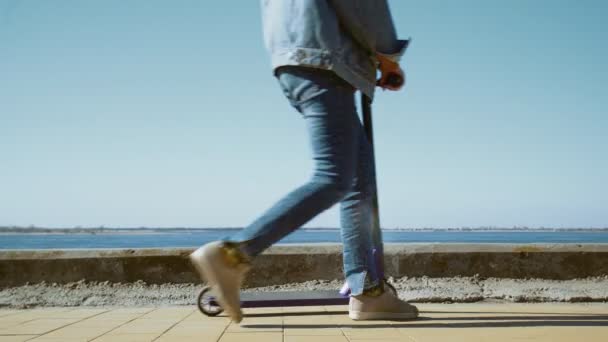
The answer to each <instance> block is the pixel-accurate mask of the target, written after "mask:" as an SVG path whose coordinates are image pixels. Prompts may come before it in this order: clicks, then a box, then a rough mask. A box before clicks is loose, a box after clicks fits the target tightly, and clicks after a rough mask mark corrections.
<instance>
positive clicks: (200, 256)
mask: <svg viewBox="0 0 608 342" xmlns="http://www.w3.org/2000/svg"><path fill="white" fill-rule="evenodd" d="M278 76H279V83H280V84H281V86H282V88H283V91H284V93H285V95H286V96H287V98H288V99H289V100H290V102H291V103H292V104H293V106H294V107H295V108H296V109H297V110H298V111H299V112H300V113H301V114H302V116H303V117H304V119H305V122H306V126H307V128H308V132H309V136H310V141H311V144H312V151H313V158H314V161H315V169H314V173H313V175H312V177H311V179H310V181H309V182H307V183H306V184H304V185H302V186H301V187H299V188H297V189H295V190H294V191H292V192H291V193H289V194H288V195H287V196H285V197H284V198H283V199H281V200H280V201H279V202H277V203H276V204H275V205H274V206H273V207H271V208H270V209H269V210H268V211H266V212H265V213H264V214H263V215H262V216H260V217H259V218H258V219H257V220H255V221H254V222H253V223H252V224H250V225H249V226H247V227H246V228H245V229H243V230H242V231H241V232H239V233H238V234H236V235H235V236H232V237H230V238H229V239H227V240H226V241H223V242H222V241H216V242H212V243H209V244H206V245H205V246H203V247H201V248H199V249H197V250H196V251H195V252H194V253H192V254H191V256H190V259H191V260H192V263H193V264H194V266H195V267H196V268H197V270H198V271H199V273H200V274H201V275H202V276H203V278H205V279H206V280H207V283H208V284H209V285H210V286H212V287H214V289H215V291H216V295H217V300H218V302H219V303H220V305H221V306H222V308H224V309H225V310H226V312H227V313H228V314H229V315H230V316H231V317H232V319H233V320H234V321H236V322H239V321H240V320H241V319H242V312H241V310H240V299H239V288H240V285H241V283H242V280H243V278H244V274H245V273H246V272H247V270H248V269H249V266H248V261H249V259H250V257H253V256H256V255H258V254H259V253H261V252H262V251H263V250H264V249H266V248H268V247H269V246H270V245H272V244H273V243H275V242H277V241H279V240H280V239H281V238H283V237H284V236H286V235H287V234H289V233H291V232H292V231H294V230H295V229H297V228H299V227H300V226H302V225H303V224H304V223H306V222H307V221H309V220H310V219H312V218H313V217H315V216H316V215H317V214H319V213H321V212H322V211H324V210H326V209H328V208H329V207H331V206H332V205H333V204H335V203H337V202H339V201H340V200H341V199H342V198H344V196H345V195H346V194H347V193H348V192H349V191H350V189H351V187H352V184H353V179H354V174H355V169H356V165H357V157H358V148H359V142H360V139H359V138H360V137H359V132H358V131H357V130H358V127H359V126H360V122H359V117H358V116H357V113H356V109H355V104H354V92H355V89H354V88H353V87H352V86H350V85H349V84H348V83H347V82H345V81H344V80H342V79H340V78H339V77H338V76H336V75H335V74H334V73H332V72H329V71H322V70H315V69H307V68H299V67H290V68H285V69H282V70H280V71H279V73H278ZM358 125H359V126H358ZM351 240H352V242H351V243H353V244H360V243H359V242H360V241H358V239H357V238H356V237H353V238H352V239H351ZM363 242H364V243H367V242H368V240H363ZM361 249H365V247H361ZM361 272H365V270H362V271H361Z"/></svg>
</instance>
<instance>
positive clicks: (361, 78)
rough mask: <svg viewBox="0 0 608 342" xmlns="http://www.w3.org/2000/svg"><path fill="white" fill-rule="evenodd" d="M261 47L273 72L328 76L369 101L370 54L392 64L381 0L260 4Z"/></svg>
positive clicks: (393, 49) (393, 50)
mask: <svg viewBox="0 0 608 342" xmlns="http://www.w3.org/2000/svg"><path fill="white" fill-rule="evenodd" d="M261 4H262V22H263V29H264V43H265V45H266V48H267V49H268V51H269V52H270V56H271V63H272V67H273V69H274V70H276V68H278V67H281V66H286V65H300V66H307V67H314V68H321V69H327V70H332V71H334V72H335V73H336V74H337V75H338V76H340V77H341V78H342V79H344V80H345V81H347V82H349V83H350V84H351V85H352V86H353V87H355V88H357V89H359V90H360V91H362V92H363V93H365V94H366V95H368V96H369V97H373V94H374V89H375V86H376V70H377V60H376V53H380V54H384V55H387V56H388V57H391V58H392V59H395V60H398V59H399V57H400V56H401V55H402V54H403V52H404V50H405V48H406V47H407V41H406V40H398V39H397V35H396V32H395V27H394V25H393V20H392V18H391V14H390V10H389V7H388V4H387V1H386V0H262V1H261Z"/></svg>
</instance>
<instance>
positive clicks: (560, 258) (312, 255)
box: [0, 244, 608, 287]
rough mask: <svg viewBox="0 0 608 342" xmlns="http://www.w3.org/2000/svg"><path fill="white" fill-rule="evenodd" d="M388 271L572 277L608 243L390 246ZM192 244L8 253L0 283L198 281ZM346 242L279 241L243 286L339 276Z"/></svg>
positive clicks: (594, 271) (597, 270)
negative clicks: (192, 262) (191, 257)
mask: <svg viewBox="0 0 608 342" xmlns="http://www.w3.org/2000/svg"><path fill="white" fill-rule="evenodd" d="M385 249H386V251H385V264H386V273H387V275H389V276H395V277H402V276H410V277H418V276H428V277H453V276H473V275H475V274H478V275H479V276H481V277H498V278H542V279H574V278H584V277H589V276H601V275H608V244H526V245H513V244H387V245H386V246H385ZM191 251H192V249H185V248H165V249H98V250H94V249H93V250H37V251H26V250H4V251H0V286H2V287H8V286H19V285H23V284H25V283H28V282H29V283H38V282H41V281H46V282H47V283H53V282H56V283H68V282H73V281H78V280H81V279H85V280H87V281H110V282H123V283H124V282H134V281H137V280H143V281H145V282H147V283H153V284H158V283H167V282H171V283H195V282H199V279H198V278H197V276H196V274H195V273H194V271H193V268H192V266H191V265H190V264H189V261H188V259H187V255H188V254H189V253H190V252H191ZM341 278H342V255H341V246H340V245H334V244H315V245H297V246H295V245H284V246H274V247H272V248H270V249H269V250H268V251H267V252H265V253H264V254H262V255H261V256H259V257H258V258H257V259H256V260H255V263H254V268H253V270H252V272H251V273H250V274H249V276H248V278H247V282H246V284H245V286H265V285H274V284H284V283H289V282H300V281H306V280H311V279H327V280H332V279H341Z"/></svg>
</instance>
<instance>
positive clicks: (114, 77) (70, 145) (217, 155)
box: [0, 0, 608, 227]
mask: <svg viewBox="0 0 608 342" xmlns="http://www.w3.org/2000/svg"><path fill="white" fill-rule="evenodd" d="M391 5H392V10H393V17H394V19H395V22H396V26H397V29H398V32H399V34H400V36H402V37H409V36H411V37H413V38H414V41H413V43H412V45H411V47H410V49H409V51H408V54H407V56H406V57H405V60H404V67H405V69H406V72H407V75H408V85H407V88H406V90H405V91H403V92H399V93H392V92H385V93H380V94H379V96H378V97H377V99H376V102H375V104H374V115H375V116H374V119H375V121H374V123H375V136H376V140H377V142H376V153H377V167H378V177H379V179H378V182H379V193H380V211H381V221H382V225H383V226H384V227H461V226H468V227H478V226H497V227H512V226H529V227H541V226H544V227H606V226H608V210H607V205H606V203H608V200H607V196H608V185H607V182H606V175H607V174H608V161H607V158H606V156H608V137H607V134H606V132H607V130H608V116H607V109H608V96H607V94H606V93H607V87H606V84H607V82H608V66H607V63H606V60H608V47H607V46H606V44H605V37H606V34H607V31H608V24H606V21H605V18H606V16H607V15H608V2H605V1H591V0H583V1H577V2H573V1H561V0H551V1H549V0H537V1H525V0H514V1H508V2H505V1H494V0H492V1H487V0H485V1H481V0H479V1H473V0H462V1H451V2H447V1H439V0H434V1H391ZM258 6H259V4H258V1H235V0H225V1H213V2H209V1H195V0H192V1H184V0H180V1H168V0H165V1H150V0H146V1H143V0H132V1H119V0H106V1H68V0H54V1H33V0H30V1H26V0H22V1H15V0H1V1H0V191H1V193H2V196H0V225H24V226H27V225H30V224H33V225H37V226H48V227H61V226H100V225H104V226H107V227H108V226H112V227H115V226H123V227H125V226H129V227H139V226H148V227H175V226H186V227H207V226H220V227H227V226H228V227H234V226H244V225H247V224H248V223H249V222H251V221H252V220H253V219H255V218H256V217H257V216H258V215H259V214H261V212H262V211H263V210H265V209H266V208H268V207H269V206H270V205H271V204H273V202H274V201H276V200H277V199H279V198H280V197H281V196H282V195H283V194H285V193H287V192H288V191H289V190H291V189H292V188H294V187H296V186H298V185H300V184H301V183H303V182H304V181H306V180H307V179H308V177H309V175H310V172H311V168H312V162H311V160H310V151H309V147H308V141H307V137H306V132H305V127H304V122H303V121H302V119H301V118H300V117H299V115H298V114H297V113H296V112H295V111H294V110H293V109H291V108H290V107H289V105H288V103H287V101H286V100H285V99H284V98H283V96H282V94H281V92H280V91H279V89H278V87H277V84H276V81H275V80H274V79H273V78H272V75H271V70H270V66H269V61H268V57H267V54H266V51H265V50H264V48H263V44H262V39H261V23H260V10H259V7H258ZM307 226H311V227H337V226H338V212H337V210H336V208H334V209H331V210H329V211H328V212H326V213H324V214H322V215H320V216H319V217H317V218H316V219H315V220H313V221H312V222H310V223H309V224H308V225H307Z"/></svg>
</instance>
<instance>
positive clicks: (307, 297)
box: [211, 290, 349, 308]
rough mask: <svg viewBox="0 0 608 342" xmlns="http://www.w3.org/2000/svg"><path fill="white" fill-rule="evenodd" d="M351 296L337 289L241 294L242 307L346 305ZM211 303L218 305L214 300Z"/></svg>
mask: <svg viewBox="0 0 608 342" xmlns="http://www.w3.org/2000/svg"><path fill="white" fill-rule="evenodd" d="M348 300H349V297H348V296H342V295H341V294H340V293H339V292H338V291H336V290H319V291H284V292H249V293H242V294H241V307H242V308H267V307H268V308H270V307H280V306H314V305H346V304H348ZM211 304H213V305H217V303H216V302H215V301H214V300H211Z"/></svg>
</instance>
